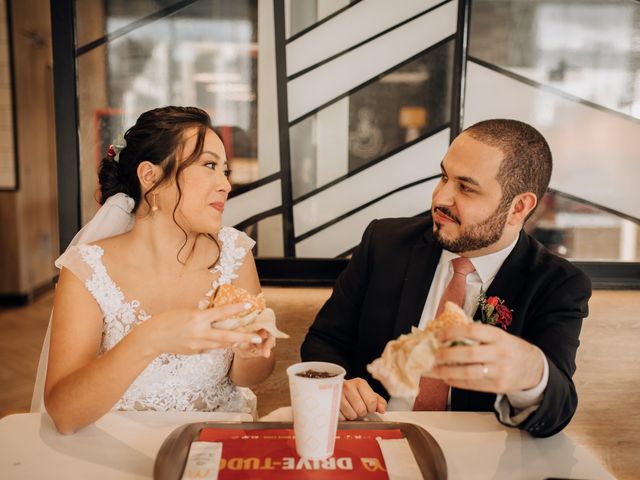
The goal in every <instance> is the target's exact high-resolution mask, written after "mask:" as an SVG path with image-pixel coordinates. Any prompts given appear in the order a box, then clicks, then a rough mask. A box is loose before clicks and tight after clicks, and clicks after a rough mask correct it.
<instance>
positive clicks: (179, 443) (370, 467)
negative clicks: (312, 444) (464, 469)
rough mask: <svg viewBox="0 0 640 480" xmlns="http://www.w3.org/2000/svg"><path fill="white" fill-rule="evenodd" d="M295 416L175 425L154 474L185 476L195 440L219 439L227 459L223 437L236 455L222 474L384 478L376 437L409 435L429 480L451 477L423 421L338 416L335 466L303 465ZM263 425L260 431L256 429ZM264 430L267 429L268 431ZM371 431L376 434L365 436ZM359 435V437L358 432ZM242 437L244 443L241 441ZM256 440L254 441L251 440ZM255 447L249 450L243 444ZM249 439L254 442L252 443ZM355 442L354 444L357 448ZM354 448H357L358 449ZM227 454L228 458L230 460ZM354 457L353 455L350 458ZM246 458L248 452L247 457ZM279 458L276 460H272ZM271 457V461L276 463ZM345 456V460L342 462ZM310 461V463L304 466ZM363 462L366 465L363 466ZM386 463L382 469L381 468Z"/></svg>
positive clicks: (167, 479) (172, 478)
mask: <svg viewBox="0 0 640 480" xmlns="http://www.w3.org/2000/svg"><path fill="white" fill-rule="evenodd" d="M292 429H293V424H292V423H291V422H198V423H191V424H186V425H183V426H181V427H178V428H176V429H175V430H174V431H173V432H172V433H171V434H170V435H169V436H168V437H167V438H166V439H165V441H164V442H163V444H162V446H161V447H160V450H159V451H158V454H157V456H156V461H155V465H154V471H153V478H154V479H156V480H179V479H180V478H181V477H182V474H183V471H184V468H185V464H186V461H187V455H188V453H189V448H190V446H191V442H194V441H215V442H217V441H221V442H222V444H223V459H225V447H224V445H225V439H227V452H226V453H227V454H229V456H228V457H226V458H227V459H230V458H234V459H235V460H233V461H234V462H235V464H229V466H230V467H232V466H234V465H235V468H234V469H233V470H231V469H229V468H225V469H222V470H221V471H220V474H219V476H218V478H219V479H221V480H224V479H226V478H228V479H270V478H274V479H275V478H282V479H287V478H296V479H308V480H312V479H321V478H331V479H332V480H340V479H341V478H345V479H357V478H362V479H384V478H387V475H386V473H385V471H384V461H383V460H382V453H381V452H380V449H379V446H378V444H377V442H376V440H375V437H376V436H380V437H383V438H403V437H404V438H406V439H407V441H408V443H409V446H410V447H411V450H412V453H413V456H414V457H415V460H416V463H417V465H418V467H419V469H420V472H421V473H422V477H423V479H425V480H444V479H446V478H447V464H446V461H445V459H444V455H443V454H442V449H441V448H440V445H438V443H437V442H436V441H435V439H434V438H433V437H432V436H431V435H430V434H429V433H428V432H427V431H426V430H424V429H423V428H422V427H420V426H418V425H414V424H411V423H401V422H372V421H364V422H340V423H339V424H338V438H337V439H336V448H335V451H334V455H333V457H331V458H332V459H334V460H333V461H329V463H328V464H324V465H326V466H328V467H329V468H333V469H331V470H325V469H313V467H318V461H315V462H316V463H315V464H313V463H312V462H313V461H309V460H307V464H306V465H305V464H304V463H300V462H303V461H302V460H301V459H300V458H299V457H298V456H297V454H296V452H295V444H294V440H293V432H292ZM257 430H260V431H261V432H260V434H259V435H258V432H255V433H254V434H252V433H251V432H252V431H257ZM265 430H269V431H270V432H268V434H265V432H264V431H265ZM367 431H371V432H370V433H371V434H373V435H371V436H370V437H369V436H367V433H369V432H367ZM358 437H360V438H358ZM240 442H243V443H240ZM247 442H252V443H247ZM244 445H246V446H247V448H252V450H251V452H247V451H246V449H243V446H244ZM248 445H251V447H248ZM354 447H355V448H354ZM354 450H355V451H354ZM246 453H249V455H247V457H251V462H246V463H244V462H242V463H244V465H245V468H243V469H238V468H237V466H238V464H239V463H238V462H239V457H244V456H245V455H246ZM227 459H225V460H224V461H225V462H226V461H227ZM284 459H286V463H285V465H286V466H287V467H289V468H290V467H291V465H292V464H295V465H297V466H299V467H301V468H299V469H290V470H282V468H283V462H282V460H284ZM347 459H350V460H347ZM245 460H246V458H245ZM274 460H275V461H274ZM272 462H273V463H272ZM336 462H338V464H337V465H338V466H339V465H341V466H342V467H344V466H349V465H351V466H356V467H358V468H352V469H350V470H341V469H339V468H337V465H336ZM340 462H341V463H340ZM305 467H312V468H310V469H309V468H305ZM363 467H364V468H363ZM380 467H382V469H381V468H380Z"/></svg>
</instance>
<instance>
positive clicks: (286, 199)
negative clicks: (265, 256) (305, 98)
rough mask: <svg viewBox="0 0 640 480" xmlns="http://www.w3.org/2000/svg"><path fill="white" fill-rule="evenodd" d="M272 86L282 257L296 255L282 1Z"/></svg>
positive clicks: (277, 9) (280, 0)
mask: <svg viewBox="0 0 640 480" xmlns="http://www.w3.org/2000/svg"><path fill="white" fill-rule="evenodd" d="M273 16H274V21H275V25H274V31H275V37H276V38H275V52H276V85H277V87H276V88H277V97H278V132H279V145H280V185H281V188H282V194H281V198H282V240H283V242H284V256H285V257H295V256H296V244H295V239H294V229H293V185H292V181H291V144H290V142H289V115H288V109H289V102H288V96H287V60H286V58H287V57H286V54H285V52H286V47H287V39H286V34H285V23H284V22H285V8H284V0H274V2H273Z"/></svg>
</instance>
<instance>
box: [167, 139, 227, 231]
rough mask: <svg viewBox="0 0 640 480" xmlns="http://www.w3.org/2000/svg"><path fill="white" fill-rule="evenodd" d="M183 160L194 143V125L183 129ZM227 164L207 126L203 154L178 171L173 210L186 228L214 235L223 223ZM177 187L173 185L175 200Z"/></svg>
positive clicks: (218, 144) (224, 155) (219, 146)
mask: <svg viewBox="0 0 640 480" xmlns="http://www.w3.org/2000/svg"><path fill="white" fill-rule="evenodd" d="M186 139H187V140H186V143H185V146H184V149H183V156H182V161H184V160H185V159H187V158H189V156H190V155H191V154H192V153H193V151H194V150H195V147H196V140H197V135H196V131H195V129H194V130H192V131H187V132H186ZM228 174H229V167H228V166H227V156H226V154H225V151H224V145H223V144H222V141H221V140H220V138H219V137H218V136H217V135H216V134H215V133H214V132H212V131H211V130H207V133H206V135H205V139H204V145H203V148H202V154H201V155H200V157H199V158H197V159H196V160H195V161H194V162H193V163H191V164H190V165H188V166H187V167H186V168H185V169H184V170H183V171H182V172H181V174H180V177H179V182H180V188H181V190H182V198H181V199H180V201H179V204H178V209H177V211H176V219H177V220H178V223H179V224H180V225H181V226H182V227H183V228H184V229H185V230H186V231H187V232H197V233H209V234H211V235H217V233H218V231H219V230H220V227H221V226H222V213H223V211H224V206H225V203H226V201H227V196H228V195H229V192H230V191H231V184H230V183H229V179H228ZM177 199H178V191H177V189H176V201H177Z"/></svg>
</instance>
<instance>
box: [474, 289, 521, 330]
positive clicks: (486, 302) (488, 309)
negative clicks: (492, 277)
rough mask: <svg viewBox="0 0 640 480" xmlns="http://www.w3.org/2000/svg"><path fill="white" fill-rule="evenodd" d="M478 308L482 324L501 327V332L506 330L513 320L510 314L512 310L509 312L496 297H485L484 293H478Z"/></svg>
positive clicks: (502, 301)
mask: <svg viewBox="0 0 640 480" xmlns="http://www.w3.org/2000/svg"><path fill="white" fill-rule="evenodd" d="M478 306H479V307H480V313H481V314H482V323H486V324H487V325H494V326H496V327H501V328H502V329H503V330H506V329H507V328H508V327H509V325H511V321H512V320H513V315H512V314H511V312H512V311H513V310H510V309H509V308H508V307H507V306H506V305H505V304H504V300H502V299H500V298H498V297H487V295H486V294H485V293H484V292H480V296H479V297H478Z"/></svg>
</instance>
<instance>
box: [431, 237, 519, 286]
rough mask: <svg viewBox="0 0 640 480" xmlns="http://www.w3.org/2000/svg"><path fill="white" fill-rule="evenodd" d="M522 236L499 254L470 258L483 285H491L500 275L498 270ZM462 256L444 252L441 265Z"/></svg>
mask: <svg viewBox="0 0 640 480" xmlns="http://www.w3.org/2000/svg"><path fill="white" fill-rule="evenodd" d="M519 237H520V235H516V238H515V239H514V240H513V242H511V243H510V244H509V245H507V246H506V247H505V248H503V249H502V250H498V251H497V252H493V253H490V254H488V255H482V256H480V257H473V258H469V260H471V263H472V264H473V266H474V267H475V269H476V273H477V274H478V276H479V277H480V281H481V282H482V284H485V285H486V284H487V283H490V282H491V281H492V280H493V279H494V278H495V276H496V275H497V274H498V270H500V267H502V264H503V263H504V261H505V260H506V259H507V257H508V256H509V254H510V253H511V252H512V251H513V249H514V248H515V246H516V243H518V238H519ZM459 256H460V255H458V254H457V253H453V252H450V251H449V250H444V249H443V250H442V255H441V256H440V262H439V263H440V264H443V265H448V264H449V262H451V260H453V259H454V258H458V257H459Z"/></svg>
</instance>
